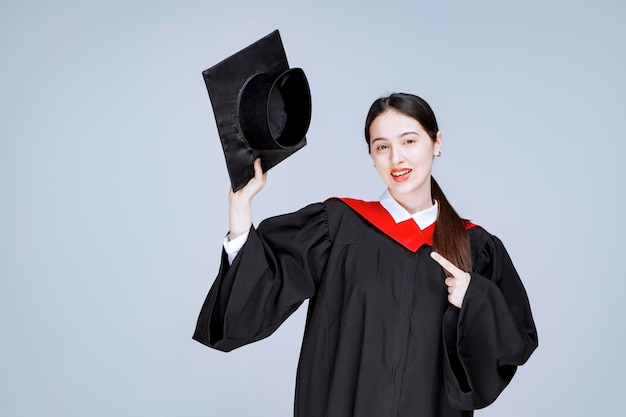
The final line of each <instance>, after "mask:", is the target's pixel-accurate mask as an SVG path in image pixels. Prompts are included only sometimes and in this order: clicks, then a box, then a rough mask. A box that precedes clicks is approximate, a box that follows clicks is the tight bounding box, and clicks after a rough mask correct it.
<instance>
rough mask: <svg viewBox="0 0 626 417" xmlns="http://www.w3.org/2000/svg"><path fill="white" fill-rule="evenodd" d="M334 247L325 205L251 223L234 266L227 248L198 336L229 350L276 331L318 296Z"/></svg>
mask: <svg viewBox="0 0 626 417" xmlns="http://www.w3.org/2000/svg"><path fill="white" fill-rule="evenodd" d="M330 245H331V242H330V238H329V233H328V219H327V214H326V206H325V204H323V203H318V204H312V205H310V206H307V207H305V208H303V209H302V210H300V211H297V212H295V213H291V214H286V215H282V216H277V217H273V218H270V219H267V220H264V221H263V222H262V223H261V224H260V225H259V227H258V229H256V228H254V227H252V228H251V230H250V234H249V236H248V240H247V241H246V243H245V244H244V246H243V247H242V248H241V250H240V251H239V253H238V254H237V256H236V257H235V259H234V260H233V263H232V265H230V266H229V263H228V258H227V255H226V253H225V252H224V251H223V250H222V260H221V265H220V270H219V273H218V276H217V278H216V280H215V282H214V283H213V286H212V287H211V289H210V291H209V293H208V295H207V297H206V300H205V301H204V304H203V306H202V309H201V311H200V315H199V317H198V321H197V325H196V329H195V332H194V335H193V339H194V340H196V341H198V342H200V343H203V344H205V345H207V346H209V347H212V348H215V349H219V350H222V351H225V352H228V351H230V350H233V349H235V348H237V347H240V346H243V345H245V344H248V343H252V342H255V341H257V340H260V339H263V338H265V337H267V336H269V335H270V334H272V333H273V332H274V331H275V330H276V329H277V328H278V327H279V326H280V325H281V324H282V323H283V322H284V321H285V320H286V319H287V317H289V315H291V313H293V312H294V311H295V310H296V309H297V308H298V307H299V306H300V305H301V304H302V302H303V301H304V300H305V299H307V298H310V297H312V296H313V295H314V294H315V292H316V288H317V286H318V284H319V280H320V277H321V275H322V273H323V270H324V268H325V265H326V259H327V257H328V252H329V249H330Z"/></svg>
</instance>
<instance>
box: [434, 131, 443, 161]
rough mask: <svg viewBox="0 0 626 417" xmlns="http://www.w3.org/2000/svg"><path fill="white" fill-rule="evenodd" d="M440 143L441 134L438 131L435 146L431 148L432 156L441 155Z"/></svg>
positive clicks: (441, 140)
mask: <svg viewBox="0 0 626 417" xmlns="http://www.w3.org/2000/svg"><path fill="white" fill-rule="evenodd" d="M441 142H443V133H441V130H439V131H438V132H437V137H436V139H435V146H433V156H439V155H441Z"/></svg>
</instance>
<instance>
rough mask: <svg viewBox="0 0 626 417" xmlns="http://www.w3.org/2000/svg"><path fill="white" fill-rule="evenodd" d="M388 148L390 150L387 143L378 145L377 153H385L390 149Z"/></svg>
mask: <svg viewBox="0 0 626 417" xmlns="http://www.w3.org/2000/svg"><path fill="white" fill-rule="evenodd" d="M388 148H389V145H387V144H386V143H380V144H378V145H376V150H377V151H384V150H385V149H388Z"/></svg>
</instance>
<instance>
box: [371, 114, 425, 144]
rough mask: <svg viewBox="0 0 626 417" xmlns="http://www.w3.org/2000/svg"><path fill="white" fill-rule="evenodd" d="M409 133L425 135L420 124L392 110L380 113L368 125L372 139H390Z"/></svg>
mask: <svg viewBox="0 0 626 417" xmlns="http://www.w3.org/2000/svg"><path fill="white" fill-rule="evenodd" d="M410 132H415V133H417V134H426V131H425V130H424V128H423V127H422V125H421V124H420V122H418V121H417V120H415V119H414V118H412V117H410V116H407V115H406V114H403V113H400V112H399V111H397V110H393V109H390V110H387V111H385V112H384V113H381V114H380V115H379V116H378V117H376V118H375V119H374V121H373V122H372V124H371V125H370V137H371V138H372V139H376V138H385V139H392V138H395V137H399V136H401V135H404V134H406V133H410Z"/></svg>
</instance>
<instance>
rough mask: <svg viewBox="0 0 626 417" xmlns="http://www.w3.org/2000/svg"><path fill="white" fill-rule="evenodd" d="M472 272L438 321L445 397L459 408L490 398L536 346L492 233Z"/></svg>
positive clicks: (518, 287) (523, 299)
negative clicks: (457, 303)
mask: <svg viewBox="0 0 626 417" xmlns="http://www.w3.org/2000/svg"><path fill="white" fill-rule="evenodd" d="M473 270H474V271H473V272H472V273H471V281H470V285H469V287H468V289H467V292H466V294H465V299H464V300H463V305H462V307H461V309H458V308H456V307H454V306H449V307H448V309H447V311H446V313H445V315H444V321H443V334H444V345H445V350H446V352H445V354H444V357H445V360H444V378H445V383H446V391H447V396H448V399H449V401H450V402H451V404H452V405H453V406H454V407H455V408H457V409H461V410H474V409H478V408H483V407H486V406H487V405H489V404H491V403H492V402H493V401H495V399H496V398H497V397H498V395H500V393H501V392H502V390H503V389H504V388H505V387H506V386H507V384H508V383H509V382H510V381H511V378H513V375H514V374H515V371H516V369H517V366H519V365H522V364H524V363H525V362H526V361H527V360H528V358H529V357H530V355H531V354H532V352H533V351H534V350H535V349H536V347H537V331H536V329H535V324H534V321H533V318H532V314H531V311H530V305H529V302H528V296H527V294H526V290H525V289H524V286H523V285H522V282H521V280H520V278H519V276H518V274H517V272H516V270H515V267H514V266H513V263H512V262H511V259H510V257H509V255H508V253H507V251H506V249H505V248H504V245H503V244H502V242H501V241H500V240H499V239H498V238H497V237H495V236H490V237H489V239H487V241H486V243H485V245H484V248H483V250H482V251H481V252H480V253H479V255H478V257H477V259H475V262H474V268H473Z"/></svg>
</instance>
